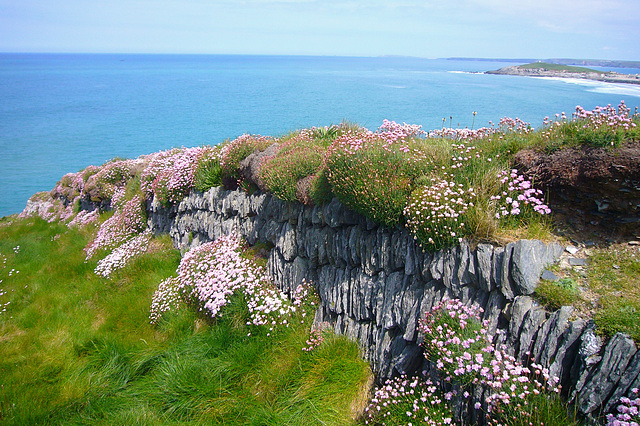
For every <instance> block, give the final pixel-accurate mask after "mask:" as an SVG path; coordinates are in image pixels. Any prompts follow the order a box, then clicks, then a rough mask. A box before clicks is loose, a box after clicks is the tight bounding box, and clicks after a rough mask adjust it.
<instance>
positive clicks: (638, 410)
mask: <svg viewBox="0 0 640 426" xmlns="http://www.w3.org/2000/svg"><path fill="white" fill-rule="evenodd" d="M639 393H640V392H639V391H638V388H633V389H631V398H629V397H626V396H625V397H622V398H620V403H619V404H618V406H617V407H616V411H617V414H615V415H613V414H607V426H638V424H639V423H640V397H639Z"/></svg>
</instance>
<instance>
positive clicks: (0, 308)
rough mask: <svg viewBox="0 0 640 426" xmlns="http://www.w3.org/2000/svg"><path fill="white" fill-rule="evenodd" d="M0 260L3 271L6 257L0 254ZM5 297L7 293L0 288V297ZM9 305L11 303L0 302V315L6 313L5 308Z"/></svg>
mask: <svg viewBox="0 0 640 426" xmlns="http://www.w3.org/2000/svg"><path fill="white" fill-rule="evenodd" d="M0 259H2V269H5V268H6V267H7V256H5V255H3V254H2V253H0ZM11 275H12V274H10V275H9V276H11ZM0 284H2V280H0ZM6 295H7V291H6V290H3V289H2V288H0V297H2V296H6ZM10 304H11V301H10V300H9V301H7V302H4V303H2V301H0V313H2V312H6V311H7V306H9V305H10Z"/></svg>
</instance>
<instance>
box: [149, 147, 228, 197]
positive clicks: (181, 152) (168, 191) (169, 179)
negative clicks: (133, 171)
mask: <svg viewBox="0 0 640 426" xmlns="http://www.w3.org/2000/svg"><path fill="white" fill-rule="evenodd" d="M210 157H215V158H218V157H219V150H218V149H217V148H212V147H196V148H181V149H172V150H169V151H161V152H158V153H156V154H154V155H153V156H152V157H151V158H150V159H149V164H148V165H147V167H145V169H144V170H143V171H142V173H141V188H142V191H143V193H144V194H145V196H146V198H147V199H153V198H154V197H155V198H156V199H157V200H158V201H160V202H161V203H164V204H166V203H178V202H180V201H182V199H183V198H184V197H185V196H186V195H187V194H189V192H190V191H191V190H192V189H193V187H194V184H195V174H196V169H197V167H198V163H199V162H200V161H201V160H203V159H204V158H210Z"/></svg>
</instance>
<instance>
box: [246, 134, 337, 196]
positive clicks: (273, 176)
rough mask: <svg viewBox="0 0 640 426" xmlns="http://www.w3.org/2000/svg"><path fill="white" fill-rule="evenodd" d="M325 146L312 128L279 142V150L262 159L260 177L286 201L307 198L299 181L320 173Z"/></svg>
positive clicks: (271, 190) (269, 188)
mask: <svg viewBox="0 0 640 426" xmlns="http://www.w3.org/2000/svg"><path fill="white" fill-rule="evenodd" d="M324 152H325V148H324V147H323V146H322V145H321V144H320V143H317V142H316V141H315V139H313V138H312V137H311V135H310V132H306V131H303V132H301V133H300V134H298V135H296V136H294V137H292V138H290V139H289V140H287V141H286V142H283V143H281V144H280V146H279V149H278V152H277V153H276V154H275V155H274V156H271V157H267V158H265V159H263V160H262V163H261V164H260V171H259V177H260V179H261V180H262V181H263V182H264V183H265V185H266V187H267V188H268V190H269V191H270V192H273V194H274V195H276V196H277V197H278V198H281V199H283V200H287V201H295V200H298V201H300V202H305V201H307V203H308V201H309V200H307V198H308V196H306V194H305V192H306V191H303V190H301V191H300V192H301V193H300V194H299V195H298V194H297V192H298V182H299V181H301V180H302V179H304V178H307V177H309V176H312V175H315V174H317V173H318V171H319V170H320V168H321V167H322V164H323V157H324Z"/></svg>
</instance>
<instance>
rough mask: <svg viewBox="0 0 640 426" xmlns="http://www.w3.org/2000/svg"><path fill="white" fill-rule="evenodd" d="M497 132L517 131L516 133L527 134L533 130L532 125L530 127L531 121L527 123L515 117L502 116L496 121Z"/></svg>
mask: <svg viewBox="0 0 640 426" xmlns="http://www.w3.org/2000/svg"><path fill="white" fill-rule="evenodd" d="M498 128H499V132H500V133H502V134H506V133H517V134H527V133H531V132H532V131H533V127H531V123H527V122H526V121H523V120H521V119H519V118H518V117H516V118H511V117H503V118H501V119H500V122H499V123H498Z"/></svg>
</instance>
